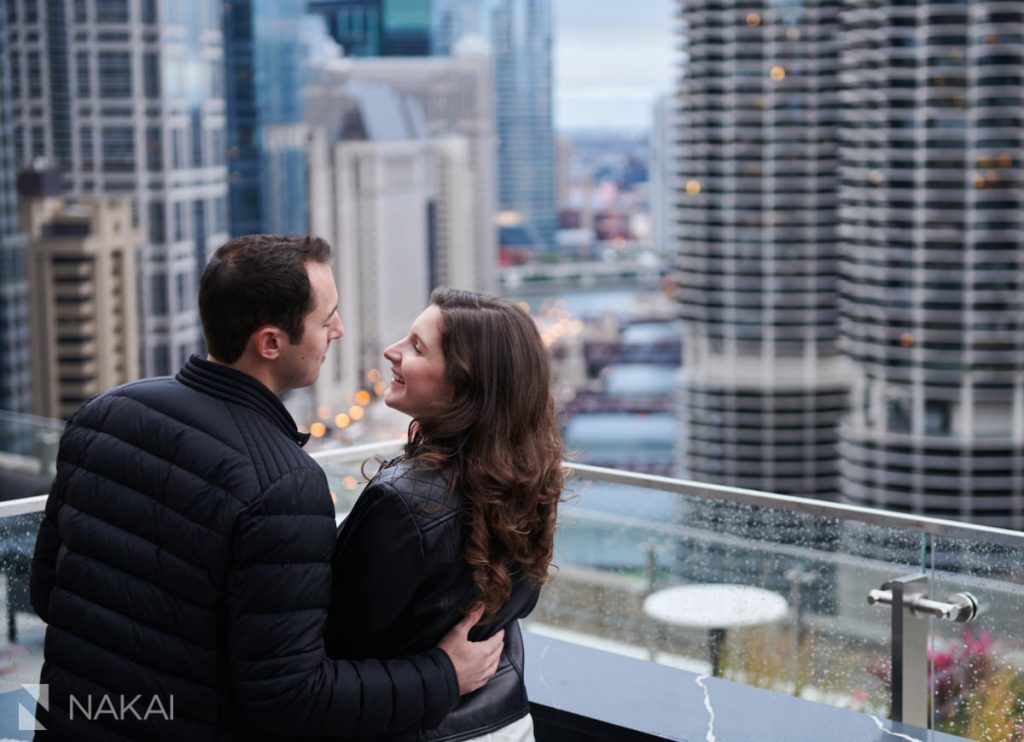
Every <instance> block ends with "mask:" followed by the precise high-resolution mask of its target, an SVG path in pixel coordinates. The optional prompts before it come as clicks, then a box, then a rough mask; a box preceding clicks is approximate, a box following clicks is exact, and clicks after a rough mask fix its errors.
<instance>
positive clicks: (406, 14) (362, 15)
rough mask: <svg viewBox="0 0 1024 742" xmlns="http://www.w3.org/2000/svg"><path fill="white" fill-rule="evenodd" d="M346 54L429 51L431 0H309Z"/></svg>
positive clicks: (405, 54)
mask: <svg viewBox="0 0 1024 742" xmlns="http://www.w3.org/2000/svg"><path fill="white" fill-rule="evenodd" d="M308 7H309V10H310V12H312V13H316V14H317V15H319V16H322V17H323V19H324V20H325V22H326V24H327V31H328V33H330V35H331V36H332V37H333V38H334V39H335V41H337V42H338V43H339V44H341V45H342V47H343V48H344V50H345V55H346V56H349V57H425V56H427V55H429V54H430V53H431V17H432V2H431V0H309V2H308Z"/></svg>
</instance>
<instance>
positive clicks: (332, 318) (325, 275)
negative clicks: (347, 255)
mask: <svg viewBox="0 0 1024 742" xmlns="http://www.w3.org/2000/svg"><path fill="white" fill-rule="evenodd" d="M306 274H307V275H308V276H309V285H310V288H311V289H312V292H313V310H312V311H311V312H310V313H309V314H307V315H306V318H305V319H304V320H303V324H302V337H301V338H300V339H299V342H298V343H296V344H294V345H293V344H292V343H291V342H290V341H289V340H288V339H287V337H286V338H285V343H284V345H283V347H282V349H281V355H280V358H279V360H280V363H279V364H278V372H279V373H278V374H277V375H278V380H279V387H280V390H281V391H284V390H285V389H299V388H301V387H306V386H309V385H310V384H312V383H313V382H314V381H316V380H317V377H318V376H320V366H321V365H323V362H324V361H325V360H326V358H327V346H329V345H330V344H331V341H332V340H337V339H338V338H340V337H341V336H342V335H344V334H345V328H344V327H343V326H342V324H341V317H339V316H338V288H337V287H336V286H335V285H334V274H333V273H332V272H331V266H330V265H328V264H327V263H316V262H307V263H306Z"/></svg>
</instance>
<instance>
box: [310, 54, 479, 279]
mask: <svg viewBox="0 0 1024 742" xmlns="http://www.w3.org/2000/svg"><path fill="white" fill-rule="evenodd" d="M482 47H483V44H482V43H481V42H480V40H479V38H477V39H476V41H475V43H474V41H473V40H472V39H469V38H467V39H464V40H463V41H462V42H460V43H459V44H457V45H456V49H455V50H454V52H455V53H454V56H451V57H431V58H429V59H417V60H409V59H402V58H389V59H384V58H360V59H350V60H344V61H342V62H340V63H338V65H337V67H338V69H339V70H341V69H344V70H345V71H344V72H337V74H338V75H339V76H340V77H339V78H337V79H340V80H351V81H363V82H369V83H379V84H383V85H386V86H387V87H389V88H391V89H393V90H395V91H396V92H398V93H401V94H402V95H403V96H405V97H407V98H409V99H411V100H413V101H415V102H416V103H417V104H418V106H419V110H420V111H422V113H423V118H424V124H425V126H426V133H427V136H429V137H432V138H437V137H448V136H452V135H455V136H458V137H464V138H465V139H466V140H467V144H468V147H469V151H468V155H469V162H468V168H467V170H466V173H465V177H466V178H468V179H469V182H470V188H471V191H472V204H471V208H470V210H469V212H468V213H467V214H466V215H465V217H464V218H465V220H466V226H467V227H468V228H469V229H470V230H471V236H472V240H473V242H474V244H475V249H474V250H472V251H471V252H468V253H464V254H462V255H460V256H459V257H458V259H457V260H456V259H455V256H450V255H447V256H440V257H442V258H443V262H444V263H445V264H446V265H449V266H451V270H445V271H443V272H442V273H443V274H442V275H438V281H439V282H441V283H444V284H445V285H449V286H453V287H456V288H466V289H475V290H478V291H488V290H491V287H492V286H493V283H494V270H495V263H496V257H497V245H496V239H495V238H496V235H495V228H494V220H495V214H496V202H497V194H496V185H495V177H496V161H495V149H496V143H495V141H496V140H495V111H494V92H493V89H492V79H493V78H492V72H491V63H490V56H489V55H488V54H487V53H486V50H485V49H483V48H482ZM326 84H331V83H329V82H327V83H326ZM460 228H461V227H460Z"/></svg>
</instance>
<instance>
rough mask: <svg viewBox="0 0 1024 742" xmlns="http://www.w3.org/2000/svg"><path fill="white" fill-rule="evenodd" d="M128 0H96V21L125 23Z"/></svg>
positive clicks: (126, 20)
mask: <svg viewBox="0 0 1024 742" xmlns="http://www.w3.org/2000/svg"><path fill="white" fill-rule="evenodd" d="M129 20H130V18H129V16H128V0H96V22H97V23H127V22H128V21H129Z"/></svg>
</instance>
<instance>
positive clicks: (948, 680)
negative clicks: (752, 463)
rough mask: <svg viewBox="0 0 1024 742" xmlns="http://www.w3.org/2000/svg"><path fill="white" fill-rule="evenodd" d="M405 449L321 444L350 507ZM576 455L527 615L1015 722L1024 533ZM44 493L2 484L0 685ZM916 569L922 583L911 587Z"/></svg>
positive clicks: (918, 704) (792, 682) (945, 713)
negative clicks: (4, 624)
mask: <svg viewBox="0 0 1024 742" xmlns="http://www.w3.org/2000/svg"><path fill="white" fill-rule="evenodd" d="M399 451H400V443H398V442H392V443H387V444H371V445H367V446H359V447H353V448H347V449H342V450H338V451H329V452H321V453H319V454H317V455H316V458H317V460H318V461H319V463H320V464H321V465H322V466H323V468H324V470H325V472H326V473H327V475H328V480H329V482H330V487H331V490H332V494H333V495H334V497H335V499H336V503H337V508H338V512H339V517H341V516H343V515H344V513H345V512H347V511H348V509H349V508H350V507H351V506H352V504H353V503H354V502H355V500H356V498H357V497H358V495H359V492H360V491H361V490H362V488H363V486H364V484H365V481H366V478H365V477H366V476H371V475H372V474H373V473H374V472H375V471H376V470H377V468H378V464H377V463H376V461H377V460H385V459H387V458H390V457H392V456H394V455H396V454H397V453H398V452H399ZM567 471H568V473H569V476H568V478H567V492H566V495H567V499H566V502H565V503H564V504H563V505H562V508H561V511H560V517H559V529H558V534H557V537H556V550H555V564H556V565H557V568H558V569H557V571H555V572H554V576H553V579H552V580H551V581H550V583H549V584H548V585H547V586H546V587H545V589H544V592H543V593H542V597H541V601H540V603H539V605H538V607H537V609H536V610H535V612H534V613H533V614H532V615H531V616H530V617H529V619H528V620H527V622H526V628H527V630H528V631H530V632H532V634H533V635H539V636H544V637H548V638H551V639H555V640H562V641H569V642H572V643H574V644H575V645H583V646H586V647H594V648H598V649H601V650H605V651H609V652H614V653H618V654H623V655H629V656H632V657H635V658H639V659H642V660H645V661H650V662H653V663H657V665H668V666H672V667H674V668H679V669H681V670H683V671H688V672H690V673H693V674H694V675H695V677H698V678H699V677H703V676H711V675H719V676H721V677H722V678H724V679H726V680H732V681H736V682H738V683H742V684H746V685H749V686H757V687H759V688H762V689H767V690H768V691H770V692H773V693H776V694H786V695H790V696H795V697H797V698H800V699H803V700H805V701H814V702H817V703H819V704H825V705H828V706H835V707H842V708H845V709H852V710H856V711H860V712H863V713H864V714H868V715H870V716H872V717H874V718H875V719H877V720H886V719H891V718H897V720H902V721H904V722H906V723H908V724H912V725H914V726H917V727H925V726H929V727H931V728H934V729H937V730H942V731H946V732H949V733H951V734H955V735H959V736H966V737H971V738H975V739H1013V738H1015V737H1014V735H1015V734H1018V733H1019V730H1020V729H1021V727H1022V724H1024V671H1022V670H1021V668H1022V667H1024V568H1022V567H1024V564H1022V562H1024V534H1021V533H1017V532H1013V531H1005V530H1000V529H994V528H985V527H976V526H970V525H965V524H960V523H954V522H948V521H940V520H933V519H927V518H919V517H913V516H903V515H899V514H894V513H887V512H882V511H876V510H870V509H865V508H858V507H852V506H844V505H837V504H832V503H827V502H821V501H815V500H807V499H800V498H792V497H785V496H778V495H769V494H765V493H760V492H752V491H748V490H740V489H735V488H728V487H716V486H713V485H704V484H698V483H693V482H685V481H681V480H677V479H671V478H665V477H656V476H648V475H638V474H631V473H627V472H621V471H614V470H609V469H600V468H596V467H590V466H583V465H573V464H567ZM43 501H44V498H30V499H25V500H18V501H12V502H6V503H0V571H2V572H3V575H4V578H5V579H4V580H3V588H4V589H3V593H2V599H3V605H4V610H5V615H6V616H7V617H8V619H9V621H10V622H13V623H10V624H9V627H8V628H9V630H10V629H11V628H13V635H12V636H13V639H9V641H8V642H6V643H3V642H0V647H3V649H2V650H0V690H7V689H12V688H16V687H18V686H19V684H21V683H34V682H38V677H39V667H40V665H41V661H42V637H43V628H44V627H43V625H42V622H41V621H39V620H38V619H37V618H36V617H35V616H33V615H32V614H31V609H30V608H29V606H28V604H27V600H26V599H25V598H26V592H25V586H26V585H27V573H28V565H29V561H30V557H31V550H32V546H33V544H34V539H35V532H36V530H37V528H38V522H39V519H40V517H41V513H40V511H41V509H42V507H43ZM903 578H907V581H906V582H905V583H904V582H900V583H898V584H897V585H888V584H887V583H889V582H890V581H893V580H897V581H898V580H901V579H903ZM915 579H916V580H918V581H919V580H921V579H924V580H925V581H926V584H925V585H924V586H923V587H922V586H920V585H917V586H915V587H913V589H910V588H907V589H906V590H903V591H902V592H901V590H902V587H901V586H904V585H905V584H906V585H913V580H915ZM722 586H732V587H728V588H725V592H723V591H722ZM680 588H683V589H680ZM716 590H717V592H716ZM873 591H874V592H873ZM903 593H906V601H907V607H906V608H900V610H898V611H896V612H894V610H893V608H892V607H891V605H888V604H887V601H888V602H892V601H893V600H896V602H897V603H899V599H900V596H901V595H903ZM958 593H970V594H971V595H972V596H973V597H974V599H975V600H976V601H977V604H978V606H979V607H980V612H979V615H978V616H977V618H975V619H974V620H973V621H970V622H967V623H962V622H956V621H954V620H951V619H940V618H935V617H930V614H928V613H927V612H926V611H932V612H933V613H936V612H938V613H941V612H943V611H945V612H946V613H949V614H951V615H952V614H957V615H956V616H953V617H959V618H965V617H966V614H967V613H969V612H970V611H969V610H968V609H967V608H965V607H964V606H965V605H967V603H961V602H958V601H960V600H961V599H960V598H957V599H955V600H951V599H950V598H951V597H952V596H955V595H956V594H958ZM869 596H873V599H874V601H875V602H874V605H872V604H869V602H868V598H869ZM922 598H927V599H928V600H922ZM963 600H966V599H963ZM915 601H916V602H915ZM929 601H930V602H929ZM911 603H913V605H912V606H911ZM728 606H732V607H728ZM947 609H948V610H947ZM894 616H895V618H896V620H895V621H894V620H893V618H894ZM894 627H895V629H896V631H895V632H894ZM915 653H916V654H915ZM894 657H895V658H896V662H897V667H896V668H895V672H894V668H893V664H892V663H893V658H894ZM713 660H714V661H713ZM657 665H652V667H654V666H657ZM894 675H895V676H896V677H897V683H896V685H895V686H894V684H893V682H892V678H893V676H894ZM894 688H895V690H894ZM780 702H781V701H780ZM894 702H895V704H896V706H897V708H894ZM921 709H924V714H925V716H924V718H919V717H918V716H916V714H920V713H921ZM881 723H882V722H881V721H879V724H880V725H881ZM886 723H888V722H886ZM1007 730H1010V731H1007Z"/></svg>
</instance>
